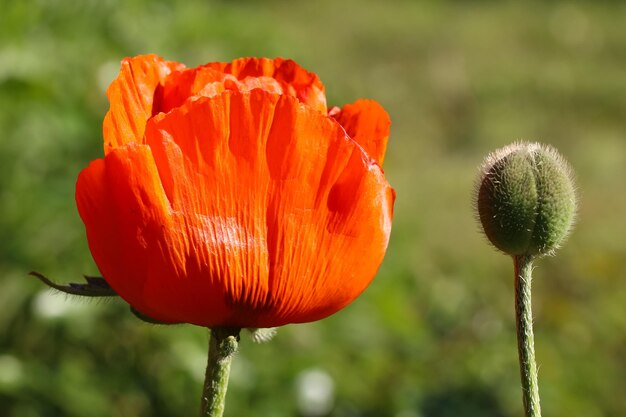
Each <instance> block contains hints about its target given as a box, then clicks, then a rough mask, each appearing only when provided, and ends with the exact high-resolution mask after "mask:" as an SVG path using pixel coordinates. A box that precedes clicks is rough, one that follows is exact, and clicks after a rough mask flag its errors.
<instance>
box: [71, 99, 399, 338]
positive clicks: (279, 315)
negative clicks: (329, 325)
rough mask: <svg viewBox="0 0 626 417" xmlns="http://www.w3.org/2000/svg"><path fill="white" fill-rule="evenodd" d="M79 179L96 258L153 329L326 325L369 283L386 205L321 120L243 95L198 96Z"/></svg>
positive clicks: (357, 154) (339, 136) (384, 189)
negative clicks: (153, 322)
mask: <svg viewBox="0 0 626 417" xmlns="http://www.w3.org/2000/svg"><path fill="white" fill-rule="evenodd" d="M146 142H147V144H146V145H132V144H131V145H127V146H125V147H123V148H119V149H116V150H115V151H114V152H111V153H110V154H109V155H107V157H106V158H105V159H104V160H99V161H96V162H94V163H92V165H90V167H89V168H87V169H86V170H85V171H83V173H81V176H80V178H79V181H78V184H77V201H78V206H79V212H80V214H81V217H82V218H83V220H84V222H85V225H86V227H87V234H88V238H89V242H90V247H91V249H92V253H93V254H94V259H95V260H96V263H97V264H98V266H99V267H100V269H101V272H102V273H103V275H104V276H105V278H106V279H107V281H109V283H110V284H111V286H112V287H113V288H114V289H115V290H116V291H117V292H118V293H119V294H120V295H121V296H122V297H124V298H125V299H126V300H127V301H128V302H129V303H130V304H131V305H132V306H133V307H135V308H136V309H137V310H139V311H141V312H142V313H144V314H146V315H148V316H150V317H153V318H155V319H157V320H160V321H166V322H168V321H169V322H174V321H182V322H189V323H194V324H198V325H202V326H208V327H212V326H224V325H235V326H243V327H274V326H278V325H283V324H287V323H294V322H307V321H313V320H318V319H321V318H323V317H326V316H328V315H330V314H332V313H334V312H336V311H338V310H340V309H341V308H342V307H344V306H345V305H347V304H348V303H349V302H351V301H352V300H354V298H356V297H357V296H358V295H359V294H360V293H361V292H362V291H363V290H364V289H365V288H366V287H367V285H368V284H369V283H370V281H371V280H372V279H373V277H374V275H375V273H376V271H377V269H378V267H379V265H380V263H381V261H382V258H383V255H384V252H385V249H386V246H387V242H388V239H389V233H390V228H391V217H392V206H393V199H394V193H393V190H392V189H391V187H390V186H389V184H388V183H387V181H386V180H385V178H384V176H383V174H382V171H381V169H380V168H379V167H378V165H376V164H375V163H373V162H372V160H371V159H370V158H369V157H368V156H367V155H365V154H364V153H363V150H362V149H361V148H360V147H359V146H357V145H356V143H355V142H354V141H352V140H351V139H350V138H349V137H347V136H346V134H345V132H344V130H343V129H342V128H341V126H339V124H337V123H336V122H335V121H334V120H332V119H331V118H327V117H325V116H324V115H323V114H322V113H320V112H319V111H317V110H313V109H310V108H308V107H306V106H303V105H302V104H301V103H300V102H299V101H298V100H296V99H294V98H293V97H289V96H285V95H278V94H272V93H268V92H266V91H263V90H260V89H255V90H253V91H251V92H249V93H240V92H228V91H227V92H224V93H222V94H220V95H217V96H213V97H200V98H198V99H197V100H194V101H190V102H187V103H185V105H183V106H182V107H180V108H178V109H174V110H172V111H171V112H169V113H167V114H160V115H158V116H156V117H154V118H153V119H152V120H151V121H150V122H149V123H148V126H147V128H146Z"/></svg>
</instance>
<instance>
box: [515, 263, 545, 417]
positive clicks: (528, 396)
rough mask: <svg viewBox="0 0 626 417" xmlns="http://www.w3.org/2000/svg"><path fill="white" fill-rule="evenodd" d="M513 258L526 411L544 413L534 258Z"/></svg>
mask: <svg viewBox="0 0 626 417" xmlns="http://www.w3.org/2000/svg"><path fill="white" fill-rule="evenodd" d="M513 260H514V264H515V321H516V326H517V349H518V352H519V362H520V375H521V379H522V397H523V400H524V411H525V413H526V414H525V415H526V417H541V407H540V406H539V385H538V382H537V363H536V362H535V342H534V336H533V312H532V300H531V282H532V269H533V258H532V256H526V255H519V256H514V257H513Z"/></svg>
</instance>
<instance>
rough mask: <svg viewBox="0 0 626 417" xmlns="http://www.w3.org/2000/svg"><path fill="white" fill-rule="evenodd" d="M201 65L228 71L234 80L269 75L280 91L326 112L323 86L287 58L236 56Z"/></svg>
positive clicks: (319, 81)
mask: <svg viewBox="0 0 626 417" xmlns="http://www.w3.org/2000/svg"><path fill="white" fill-rule="evenodd" d="M205 67H209V68H213V69H216V70H217V71H219V72H223V73H225V74H232V75H234V76H235V77H237V79H238V80H244V79H246V78H247V77H251V78H259V77H270V78H273V79H275V80H276V81H278V83H279V84H280V85H281V87H282V89H283V94H287V95H290V96H293V97H297V98H298V100H300V101H301V102H302V103H304V104H306V105H307V106H309V107H311V108H313V109H316V110H318V111H320V112H322V113H326V95H325V93H324V85H323V84H322V81H321V80H320V79H319V77H318V76H317V75H315V74H314V73H312V72H308V71H307V70H305V69H304V68H302V67H301V66H299V65H298V64H297V63H296V62H294V61H292V60H290V59H283V58H276V59H268V58H240V59H236V60H234V61H232V62H214V63H210V64H207V65H205Z"/></svg>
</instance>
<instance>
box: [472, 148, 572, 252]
mask: <svg viewBox="0 0 626 417" xmlns="http://www.w3.org/2000/svg"><path fill="white" fill-rule="evenodd" d="M476 188H477V193H476V194H477V195H476V208H477V211H478V217H479V218H480V222H481V223H482V226H483V229H484V231H485V234H486V235H487V238H488V239H489V240H490V241H491V243H492V244H493V245H494V246H495V247H496V248H498V249H499V250H501V251H502V252H504V253H507V254H509V255H514V256H515V255H544V254H550V253H552V252H553V251H554V250H555V249H557V248H558V247H559V245H560V244H561V243H562V241H563V240H564V238H565V237H566V236H567V234H568V232H569V230H570V229H571V227H572V225H573V223H574V215H575V212H576V193H575V189H574V182H573V179H572V170H571V168H570V166H569V164H568V163H567V161H565V160H564V159H563V157H562V156H561V155H560V154H559V153H558V152H557V150H556V149H554V148H553V147H551V146H546V145H543V144H539V143H526V142H519V143H514V144H512V145H509V146H506V147H504V148H502V149H499V150H497V151H495V152H493V153H491V154H490V155H489V156H487V158H486V159H485V161H484V162H483V165H482V167H481V174H480V177H479V179H478V182H477V187H476Z"/></svg>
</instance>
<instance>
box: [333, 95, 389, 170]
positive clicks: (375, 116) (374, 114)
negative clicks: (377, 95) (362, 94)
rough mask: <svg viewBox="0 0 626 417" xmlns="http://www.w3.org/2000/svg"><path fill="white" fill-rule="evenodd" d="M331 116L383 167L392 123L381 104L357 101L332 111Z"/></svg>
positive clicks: (372, 101) (371, 101)
mask: <svg viewBox="0 0 626 417" xmlns="http://www.w3.org/2000/svg"><path fill="white" fill-rule="evenodd" d="M329 115H330V116H331V117H333V118H334V119H335V120H337V122H339V124H341V125H342V126H343V128H344V129H346V132H347V133H348V135H350V137H351V138H352V139H354V140H355V141H357V142H358V144H359V145H361V146H362V147H363V149H365V151H366V152H367V154H368V155H369V156H371V157H372V158H374V159H375V160H376V161H377V162H378V164H379V165H381V166H382V164H383V160H384V159H385V151H386V150H387V140H388V139H389V127H390V126H391V121H390V120H389V115H388V114H387V112H386V111H385V109H383V107H382V106H381V105H380V104H378V103H377V102H376V101H374V100H357V101H356V102H354V103H352V104H346V105H345V106H343V108H341V110H339V109H337V108H334V109H331V111H330V112H329Z"/></svg>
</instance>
